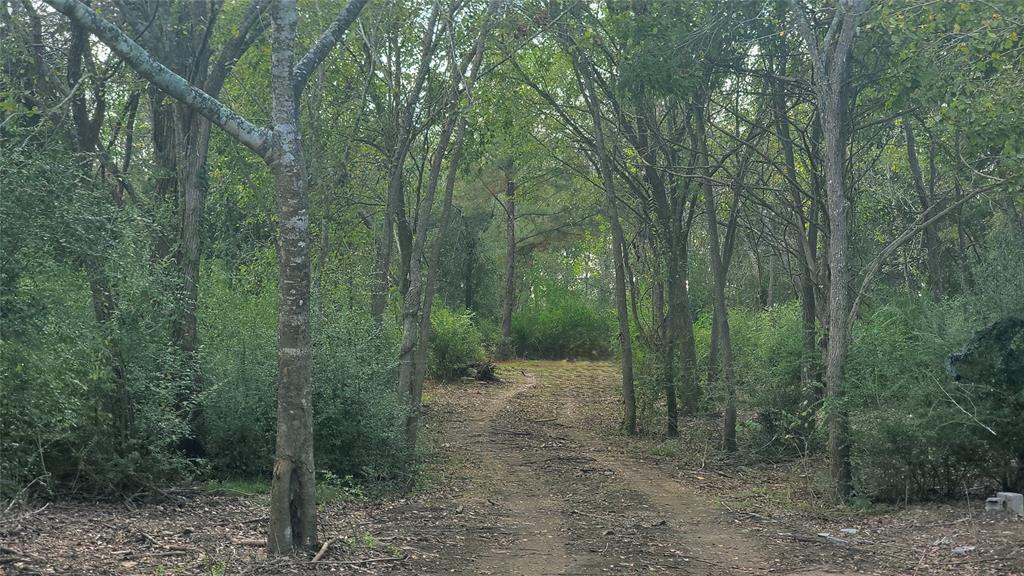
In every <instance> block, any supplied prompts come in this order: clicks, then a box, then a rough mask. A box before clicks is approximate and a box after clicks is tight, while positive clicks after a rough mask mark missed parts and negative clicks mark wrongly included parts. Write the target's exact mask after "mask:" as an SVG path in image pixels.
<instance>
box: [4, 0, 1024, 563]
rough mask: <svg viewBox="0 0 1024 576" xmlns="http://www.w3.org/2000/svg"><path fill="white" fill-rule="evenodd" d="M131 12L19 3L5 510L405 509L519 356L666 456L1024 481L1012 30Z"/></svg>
mask: <svg viewBox="0 0 1024 576" xmlns="http://www.w3.org/2000/svg"><path fill="white" fill-rule="evenodd" d="M136 4H138V3H123V2H114V1H112V0H94V1H93V2H92V3H91V4H90V5H89V6H86V3H81V2H80V1H79V0H45V1H44V2H42V3H40V2H3V1H2V0H0V385H2V390H0V497H3V498H5V499H8V498H15V497H19V498H21V497H29V496H36V495H39V496H58V495H60V496H63V495H67V494H78V495H87V496H126V495H131V494H135V493H137V492H139V491H147V490H155V489H159V488H160V487H161V486H164V485H173V484H178V483H190V482H199V483H206V484H203V485H205V486H207V487H210V489H212V490H225V491H231V490H236V491H244V492H246V493H257V492H258V493H261V494H262V493H264V492H266V489H265V486H264V484H265V482H266V479H267V478H270V477H271V476H272V475H271V472H272V471H273V470H275V466H284V467H286V468H287V467H294V468H295V470H296V474H295V475H294V479H298V480H297V481H298V482H299V483H300V484H301V483H302V482H305V486H306V487H310V486H311V485H312V484H313V483H315V482H316V478H319V487H320V490H321V491H322V495H323V496H324V497H325V498H327V499H331V498H338V499H345V498H357V497H363V496H364V495H367V494H376V493H379V492H381V491H384V490H390V489H396V490H406V489H408V488H409V487H410V486H417V482H418V480H417V478H416V477H415V476H416V474H417V470H418V454H417V448H418V447H422V446H423V445H424V444H425V443H426V442H425V441H424V440H422V439H420V438H419V437H418V433H419V430H420V427H421V421H422V420H423V419H424V418H427V417H429V414H428V413H427V412H426V411H424V410H423V389H424V381H423V380H424V377H425V376H424V375H427V376H428V377H429V378H430V379H432V380H449V381H457V380H458V379H459V377H460V376H462V375H463V374H464V373H465V369H466V367H467V366H468V365H470V364H471V363H474V362H481V361H490V360H495V359H497V358H500V359H506V358H515V357H519V358H530V359H536V358H543V359H567V360H573V359H614V360H616V361H617V362H619V365H620V366H621V367H622V369H623V379H622V406H623V414H622V418H621V422H622V429H623V432H624V433H626V434H634V433H640V434H647V435H657V436H658V437H661V436H665V438H664V443H663V444H661V445H660V446H659V447H658V448H657V449H656V450H655V453H656V454H657V455H658V456H660V457H665V458H680V459H686V458H690V459H693V460H694V461H697V462H698V463H701V464H703V462H704V461H705V460H708V458H711V459H713V460H715V461H716V462H721V463H725V464H730V463H737V462H740V463H757V462H778V461H783V460H791V459H807V461H808V462H813V463H817V465H818V469H816V472H815V474H818V475H819V476H820V477H821V478H825V476H826V473H825V471H824V468H823V467H824V466H826V465H828V466H829V467H830V469H829V472H828V474H827V475H828V476H829V477H830V480H828V481H827V482H831V484H830V488H829V491H830V496H834V497H836V498H838V499H842V500H846V501H847V502H868V501H871V502H901V501H902V502H907V501H911V500H919V499H930V498H952V497H954V496H956V495H958V494H960V493H962V492H963V490H965V489H966V488H973V487H976V486H981V487H984V488H986V489H987V488H995V487H1003V488H1017V489H1020V488H1022V487H1024V428H1022V427H1021V426H1020V421H1019V420H1020V414H1021V411H1022V409H1024V389H1022V388H1021V381H1022V380H1024V378H1022V377H1020V374H1021V372H1020V371H1021V370H1022V369H1024V368H1021V366H1022V365H1024V360H1022V359H1021V358H1024V352H1022V349H1024V343H1022V339H1024V336H1022V335H1021V329H1020V328H1019V326H1020V325H1021V322H1024V289H1022V287H1024V194H1022V193H1021V189H1022V186H1024V138H1022V136H1021V135H1022V134H1024V85H1022V78H1024V58H1021V52H1022V50H1024V27H1022V22H1024V5H1022V4H1021V3H1020V2H1017V1H1012V0H999V1H993V2H986V3H984V5H982V4H977V5H975V4H972V3H967V2H961V3H952V2H935V3H928V2H923V3H922V2H909V1H905V0H875V1H873V2H869V1H868V0H844V1H842V2H838V3H833V2H789V3H787V2H764V1H758V0H729V1H727V2H718V1H712V0H686V1H683V0H650V1H648V2H612V1H600V2H594V3H588V2H582V3H578V2H577V3H565V2H562V3H559V2H548V1H547V0H529V1H524V2H519V3H513V4H514V5H515V9H509V8H508V7H507V6H506V5H505V4H504V3H502V2H487V1H485V0H470V1H465V2H461V1H453V0H439V1H437V2H434V1H430V2H428V1H426V0H381V1H379V2H377V1H375V2H372V3H370V4H369V6H368V7H365V8H364V3H363V2H351V3H350V2H343V1H340V0H327V1H325V2H322V3H319V4H317V6H316V12H315V14H316V17H315V18H314V17H313V15H314V12H313V9H312V8H309V10H307V7H306V6H304V5H303V4H304V3H300V5H303V6H302V8H301V9H298V8H295V7H294V6H292V5H291V4H288V3H284V4H282V5H281V6H282V7H283V8H287V9H288V10H296V11H297V12H296V14H295V15H296V18H297V19H298V20H299V22H300V26H299V31H298V32H297V33H296V35H295V36H294V37H290V36H289V35H290V34H291V32H290V31H289V30H279V31H280V32H281V37H277V38H275V39H274V40H273V41H271V40H270V39H269V37H270V33H269V32H268V28H270V23H271V22H272V21H273V20H274V18H272V17H271V15H270V13H269V12H267V5H269V4H274V5H275V6H277V5H278V4H277V3H270V2H254V3H252V5H251V6H250V5H249V3H248V2H241V3H238V2H227V3H218V2H214V3H213V4H212V5H211V6H210V7H209V8H210V10H209V12H210V13H209V14H200V13H199V12H202V11H197V10H191V9H189V8H190V7H193V6H195V5H194V4H190V3H189V1H188V0H168V1H167V2H165V3H162V4H161V3H157V4H160V6H167V7H169V8H168V9H167V10H163V9H160V10H154V11H152V12H149V11H150V10H151V9H153V8H154V7H158V6H157V5H156V4H153V5H152V6H149V5H148V4H146V3H141V4H138V5H136ZM222 4H223V5H222ZM90 6H91V8H90ZM346 7H348V8H351V11H350V12H346V10H345V8H346ZM51 8H52V9H51ZM93 9H95V13H93V12H92V10H93ZM136 12H137V13H136ZM339 14H340V15H341V16H340V17H339V16H337V15H339ZM346 14H347V15H346ZM349 16H351V17H352V18H349ZM100 18H105V19H108V20H109V26H100V25H99V24H97V22H99V20H98V19H100ZM335 18H339V19H338V20H336V25H337V26H338V27H339V28H335V29H333V30H334V31H335V32H337V33H332V34H327V35H322V34H321V32H322V31H323V30H322V29H320V28H317V24H318V23H320V24H324V25H326V23H327V22H329V21H331V20H334V19H335ZM353 18H354V20H353ZM139 22H152V26H147V27H145V28H146V29H145V30H142V29H141V28H139V29H131V28H132V25H133V24H138V23H139ZM353 22H355V23H356V24H355V26H357V27H358V33H356V32H354V30H356V28H351V27H352V26H353ZM346 30H347V34H342V33H341V32H345V31H346ZM829 31H832V32H831V34H830V32H829ZM285 36H288V37H287V38H285ZM318 38H320V39H321V40H319V41H318V40H317V39H318ZM126 39H131V40H132V42H133V43H128V42H126V41H125V40H126ZM134 43H137V50H135V49H134V48H133V49H132V50H129V51H127V52H126V48H125V46H134V45H135V44H134ZM282 43H284V44H282ZM290 43H295V45H296V46H299V47H302V48H303V49H305V48H307V47H309V46H313V45H315V46H317V49H314V50H312V51H311V52H309V53H308V54H306V56H308V58H302V56H303V54H304V51H303V50H299V53H297V54H296V55H297V56H298V57H299V58H302V59H300V60H299V62H303V64H301V65H299V66H298V67H296V66H295V65H294V63H291V64H289V62H287V60H288V58H290V56H289V57H288V58H285V57H280V58H279V56H287V55H289V54H292V52H293V50H292V49H291V48H288V47H287V46H285V45H290ZM335 43H340V44H343V46H335V45H334V44H335ZM282 46H285V47H284V48H283V47H282ZM285 48H287V49H285ZM157 62H162V63H164V64H166V65H167V66H169V67H170V68H171V69H173V70H174V71H175V72H176V73H177V76H171V75H167V74H165V73H164V72H163V71H162V70H163V69H162V68H160V67H157V66H155V64H156V63H157ZM286 64H287V65H286ZM306 65H311V66H312V67H311V68H309V69H307V68H306ZM272 69H273V73H272V74H271V73H269V72H270V71H271V70H272ZM154 70H156V71H157V72H154ZM288 78H290V80H287V82H285V81H284V80H282V79H288ZM272 79H277V81H276V82H275V81H272ZM181 83H185V84H181ZM188 83H191V84H193V85H192V86H187V84H188ZM192 89H198V90H202V91H204V92H205V93H206V94H208V95H209V97H210V99H209V100H203V101H202V102H199V101H193V100H194V99H192V98H191V97H189V98H190V99H189V101H187V102H183V103H176V101H174V100H173V99H174V98H175V97H182V95H183V94H195V92H194V90H192ZM292 99H297V101H296V102H292ZM282 135H294V136H295V138H290V137H288V138H286V137H283V136H282ZM428 328H429V329H428ZM424 414H428V415H427V416H424ZM688 423H689V424H691V425H693V426H695V427H697V428H700V429H699V432H700V434H699V435H698V436H699V438H698V437H697V436H693V437H692V438H695V439H697V440H699V441H698V444H699V443H700V442H703V443H704V446H703V447H698V448H697V449H698V450H701V453H700V454H699V455H697V454H696V453H693V450H694V449H693V447H692V446H689V445H688V443H687V442H683V441H680V440H678V439H677V438H676V437H677V436H679V435H680V434H684V437H685V433H686V430H685V427H686V426H687V425H688ZM701 427H703V428H701ZM687 450H690V451H691V453H690V454H686V453H685V452H686V451H687ZM711 452H713V454H710V455H709V453H711ZM274 478H275V479H274V482H278V483H280V482H285V483H289V482H292V480H293V475H290V474H285V475H275V476H274ZM303 479H304V480H303ZM827 482H823V483H822V485H824V484H826V483H827ZM279 487H280V486H279ZM250 488H251V489H252V490H251V491H250V490H249V489H250ZM271 493H274V494H277V495H278V496H279V497H278V499H277V500H275V502H276V504H275V506H276V508H275V510H276V512H275V513H274V514H273V517H274V518H276V519H277V522H279V523H280V522H285V521H289V522H290V521H291V519H292V516H290V515H288V514H283V513H282V511H283V510H285V509H286V508H287V507H288V506H290V505H291V504H290V503H289V502H286V500H287V498H284V497H283V496H281V495H291V494H292V493H293V491H292V490H291V489H288V490H279V491H276V492H275V491H272V492H271ZM303 494H304V495H305V496H304V497H307V500H306V503H307V504H308V503H309V501H308V496H309V495H311V494H313V491H312V490H307V491H305V492H303ZM755 496H757V497H763V498H766V499H769V500H772V499H776V495H773V494H758V495H755ZM290 497H291V496H289V498H290ZM308 508H309V509H310V510H312V511H313V512H314V513H315V508H313V507H311V506H308ZM289 510H290V508H289ZM310 510H306V512H305V513H304V514H305V515H306V517H308V515H309V513H310ZM307 519H308V518H307ZM313 524H315V522H314V523H313ZM313 524H308V525H307V528H308V527H310V526H312V525H313ZM279 528H282V529H283V528H285V527H284V526H283V525H282V526H279ZM287 528H288V530H289V532H288V533H289V534H291V533H296V532H295V531H292V530H291V529H292V528H293V527H291V526H290V525H289V526H288V527H287ZM298 532H302V531H301V530H300V531H298ZM305 534H307V535H308V534H311V532H310V531H309V530H306V532H305ZM307 544H308V543H307Z"/></svg>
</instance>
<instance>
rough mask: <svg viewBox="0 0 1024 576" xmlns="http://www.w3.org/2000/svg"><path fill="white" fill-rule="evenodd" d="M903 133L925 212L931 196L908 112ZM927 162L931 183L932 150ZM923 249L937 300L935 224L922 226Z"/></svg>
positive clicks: (939, 278)
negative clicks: (922, 172)
mask: <svg viewBox="0 0 1024 576" xmlns="http://www.w3.org/2000/svg"><path fill="white" fill-rule="evenodd" d="M903 133H904V134H905V135H906V139H907V163H908V164H909V165H910V174H911V176H912V177H913V179H914V190H916V191H917V198H918V201H920V202H921V211H922V212H923V213H925V214H927V213H928V211H929V210H931V208H932V198H931V197H930V194H929V190H928V188H926V187H925V184H924V177H923V176H922V174H921V164H920V162H919V161H918V156H917V139H916V138H915V137H914V126H913V124H912V120H911V118H910V116H909V115H908V114H904V115H903ZM929 160H930V162H929V164H930V166H931V167H932V178H931V180H932V183H934V180H935V175H934V166H935V159H934V151H932V153H930V154H929ZM924 250H925V260H926V262H925V263H926V267H927V270H928V289H929V291H930V292H931V294H932V299H933V300H935V301H939V300H941V299H942V295H943V293H944V292H945V287H944V286H943V279H942V256H941V254H940V250H941V248H940V244H939V230H938V225H937V224H931V225H929V226H925V227H924Z"/></svg>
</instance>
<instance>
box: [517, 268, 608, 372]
mask: <svg viewBox="0 0 1024 576" xmlns="http://www.w3.org/2000/svg"><path fill="white" fill-rule="evenodd" d="M534 288H535V290H534V296H533V298H531V300H530V301H529V302H528V303H527V304H526V305H525V306H523V307H522V309H520V310H519V311H518V312H516V313H515V314H514V315H513V317H512V341H513V346H514V348H515V353H516V354H517V355H518V356H520V357H523V358H548V359H563V358H568V359H593V360H597V359H605V358H610V357H612V355H613V354H614V351H615V349H616V347H615V346H614V339H615V335H616V328H615V316H614V313H613V311H612V310H608V309H602V308H599V307H597V306H595V305H594V304H592V303H591V302H589V301H588V300H587V299H586V298H585V297H584V296H583V295H582V294H580V293H578V292H576V291H573V290H569V289H566V288H564V287H560V286H554V285H550V286H535V287H534Z"/></svg>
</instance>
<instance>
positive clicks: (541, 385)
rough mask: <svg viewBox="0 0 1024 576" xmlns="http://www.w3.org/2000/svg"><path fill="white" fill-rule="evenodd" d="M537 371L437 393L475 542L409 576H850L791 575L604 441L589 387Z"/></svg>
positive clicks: (458, 507) (521, 367)
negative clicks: (656, 575) (595, 422)
mask: <svg viewBox="0 0 1024 576" xmlns="http://www.w3.org/2000/svg"><path fill="white" fill-rule="evenodd" d="M532 367H533V365H531V364H529V363H518V364H515V365H513V366H512V368H511V369H506V370H505V371H504V373H503V376H504V377H505V378H506V383H505V384H503V385H499V386H490V387H487V386H481V385H471V386H469V387H466V386H465V385H461V386H444V387H438V388H435V389H434V390H433V394H432V396H433V397H432V403H431V414H430V416H428V420H430V421H431V422H432V424H433V425H434V426H436V427H437V428H435V429H434V434H435V438H437V439H439V441H440V442H441V444H440V450H441V451H442V453H443V454H446V455H447V457H448V458H449V460H448V461H447V463H446V465H445V466H446V467H447V469H448V471H449V473H451V474H452V475H453V476H454V478H453V486H452V491H451V497H452V503H451V504H450V506H451V507H454V509H455V512H456V513H455V514H454V515H451V516H450V518H449V519H450V521H451V522H453V523H454V524H455V525H456V526H453V528H452V531H453V532H455V533H462V534H464V536H463V537H460V538H458V539H457V540H455V541H453V542H449V543H446V544H445V545H443V546H442V549H441V550H438V551H437V552H436V553H435V554H436V555H435V554H432V555H427V556H426V557H424V558H422V559H421V560H420V561H418V562H416V565H415V566H408V565H407V566H405V567H404V569H399V571H400V572H403V573H405V572H409V573H419V572H423V573H440V572H452V571H454V572H457V573H463V574H504V575H535V574H536V575H540V574H600V573H614V574H639V573H662V574H759V573H777V574H787V573H790V574H797V573H799V574H802V575H806V576H811V575H813V574H843V572H842V571H840V570H833V569H831V568H830V567H828V566H825V567H821V566H812V567H807V569H804V570H803V571H796V570H787V569H786V568H785V566H786V565H787V564H788V562H785V561H784V558H780V555H779V552H780V551H778V550H773V549H772V547H771V546H770V545H769V544H767V543H765V542H762V541H759V540H758V539H757V538H756V537H755V536H753V535H752V534H750V533H749V529H748V528H745V527H744V526H742V525H738V524H737V523H736V522H735V521H734V520H732V519H731V518H729V517H728V516H726V515H724V514H723V513H722V512H720V511H719V510H718V509H717V507H715V506H714V505H712V504H710V503H708V502H707V501H706V500H705V499H704V498H703V497H701V496H700V495H698V494H697V493H696V492H694V491H692V490H690V489H688V488H687V486H686V485H685V484H684V483H681V482H679V481H678V480H675V479H673V478H671V477H667V476H666V475H665V474H664V472H663V471H661V470H659V469H657V468H656V467H653V466H650V465H648V464H645V463H642V462H639V461H637V460H635V459H632V458H630V457H629V456H627V455H626V454H624V453H622V452H621V451H620V450H616V449H615V448H614V447H613V444H611V443H609V442H608V441H607V440H608V439H607V438H602V437H601V430H602V429H601V427H600V426H596V427H595V426H592V425H588V424H591V422H589V421H590V420H591V417H592V416H593V415H592V414H591V413H590V412H589V410H588V408H593V406H590V405H589V403H587V402H583V401H582V398H584V397H585V396H586V394H587V391H585V390H580V389H577V386H580V385H581V384H583V383H580V382H561V381H558V380H557V379H556V378H550V377H548V378H545V377H544V376H542V375H540V374H538V373H536V372H535V371H533V370H531V368H532ZM590 392H593V390H591V391H590ZM458 525H462V526H461V528H460V527H459V526H458Z"/></svg>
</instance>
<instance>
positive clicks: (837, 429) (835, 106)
mask: <svg viewBox="0 0 1024 576" xmlns="http://www.w3.org/2000/svg"><path fill="white" fill-rule="evenodd" d="M867 5H868V0H844V1H842V2H840V3H839V5H838V6H837V9H836V11H835V15H834V17H833V20H832V24H831V25H830V26H829V31H828V33H827V34H826V36H825V40H824V41H823V42H821V43H820V44H819V42H818V38H817V35H816V34H815V33H814V32H813V31H812V30H811V27H810V23H809V22H808V19H807V15H806V14H805V13H804V9H803V7H802V6H801V5H800V4H799V2H797V1H796V0H794V1H793V7H794V11H795V13H796V16H797V21H798V24H799V30H800V35H801V36H802V37H803V40H804V43H805V44H806V45H807V48H808V50H809V51H810V56H811V63H812V65H813V70H814V88H815V93H816V96H817V101H818V113H819V115H820V117H821V124H822V134H823V135H824V140H825V147H824V163H825V189H826V198H827V201H826V207H827V210H828V217H829V242H828V257H829V266H830V272H831V277H830V282H829V319H828V320H829V322H828V323H829V331H828V334H829V342H828V356H827V360H826V364H825V391H826V395H827V399H828V401H829V404H830V406H829V410H828V427H829V457H830V460H831V468H832V479H833V481H834V482H835V487H836V492H837V493H838V495H839V497H840V498H843V499H845V498H847V497H849V496H850V494H851V492H852V491H853V475H852V470H851V466H850V432H849V419H848V415H847V411H846V406H845V403H844V394H845V387H846V359H847V355H848V353H849V347H850V325H851V321H852V318H851V314H850V287H849V280H850V271H849V250H850V247H849V243H850V235H849V217H850V198H849V195H848V191H847V190H846V186H845V182H844V176H845V169H846V140H847V137H846V131H845V130H844V125H843V124H844V116H845V114H844V110H843V103H844V100H845V99H844V97H843V93H844V90H845V88H846V84H847V78H848V73H849V60H850V53H851V52H852V50H853V41H854V35H855V33H856V29H857V23H858V21H859V20H860V18H861V16H862V15H863V14H864V12H865V11H866V9H867Z"/></svg>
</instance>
